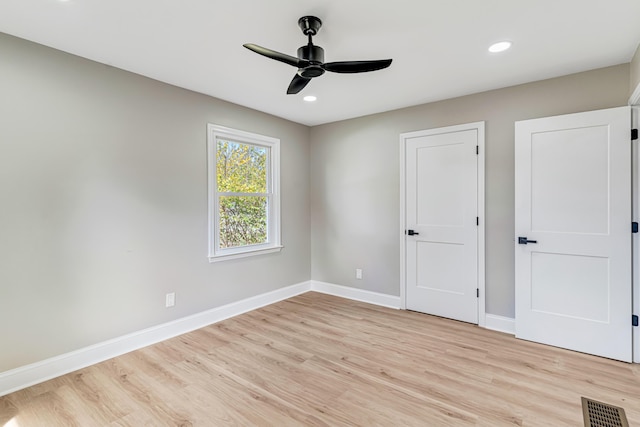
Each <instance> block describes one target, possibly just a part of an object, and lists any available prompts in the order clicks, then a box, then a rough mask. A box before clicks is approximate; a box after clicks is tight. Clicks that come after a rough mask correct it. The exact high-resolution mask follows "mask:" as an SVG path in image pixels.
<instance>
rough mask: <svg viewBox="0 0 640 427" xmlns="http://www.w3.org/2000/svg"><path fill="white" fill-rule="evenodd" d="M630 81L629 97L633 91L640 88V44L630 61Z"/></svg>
mask: <svg viewBox="0 0 640 427" xmlns="http://www.w3.org/2000/svg"><path fill="white" fill-rule="evenodd" d="M630 74H631V79H630V82H631V84H630V87H629V95H631V94H632V93H633V91H634V90H636V88H637V87H638V86H640V44H639V45H638V48H637V49H636V53H635V55H634V56H633V59H632V60H631V71H630Z"/></svg>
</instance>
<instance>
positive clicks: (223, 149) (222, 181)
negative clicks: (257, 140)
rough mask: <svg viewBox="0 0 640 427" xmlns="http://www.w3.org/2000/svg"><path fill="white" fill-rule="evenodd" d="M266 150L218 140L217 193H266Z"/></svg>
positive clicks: (265, 148) (255, 146)
mask: <svg viewBox="0 0 640 427" xmlns="http://www.w3.org/2000/svg"><path fill="white" fill-rule="evenodd" d="M268 150H269V149H268V148H267V147H260V146H257V145H251V144H242V143H239V142H233V141H226V140H222V139H218V141H217V157H218V158H217V159H216V161H217V163H216V172H217V177H216V179H217V185H218V191H219V192H233V193H266V192H267V155H268Z"/></svg>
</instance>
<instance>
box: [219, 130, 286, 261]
mask: <svg viewBox="0 0 640 427" xmlns="http://www.w3.org/2000/svg"><path fill="white" fill-rule="evenodd" d="M218 138H220V139H228V140H231V141H236V142H240V143H247V144H252V145H259V146H263V147H268V148H269V158H268V159H267V160H268V163H269V174H270V176H269V178H270V179H269V180H268V182H267V185H268V186H269V189H270V190H271V198H270V201H269V204H268V211H267V218H268V220H267V236H268V242H267V243H263V244H257V245H248V246H241V247H237V248H224V249H218V236H217V234H218V230H217V228H218V227H217V225H218V224H219V221H218V192H217V188H216V158H217V157H216V150H217V145H218V144H217V140H218ZM207 171H208V199H209V212H208V213H209V215H208V222H209V262H218V261H226V260H229V259H237V258H245V257H249V256H254V255H263V254H268V253H273V252H279V251H280V250H281V249H282V247H283V246H282V243H281V235H280V140H279V139H278V138H272V137H269V136H264V135H259V134H256V133H251V132H246V131H242V130H237V129H232V128H228V127H224V126H218V125H214V124H211V123H209V124H207Z"/></svg>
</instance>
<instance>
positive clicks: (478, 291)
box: [476, 288, 480, 298]
mask: <svg viewBox="0 0 640 427" xmlns="http://www.w3.org/2000/svg"><path fill="white" fill-rule="evenodd" d="M476 298H480V288H476Z"/></svg>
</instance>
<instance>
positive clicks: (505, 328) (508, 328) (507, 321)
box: [484, 314, 516, 335]
mask: <svg viewBox="0 0 640 427" xmlns="http://www.w3.org/2000/svg"><path fill="white" fill-rule="evenodd" d="M484 327H485V328H487V329H491V330H493V331H498V332H504V333H507V334H511V335H515V334H516V319H512V318H511V317H503V316H496V315H495V314H487V315H486V316H485V326H484Z"/></svg>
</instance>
